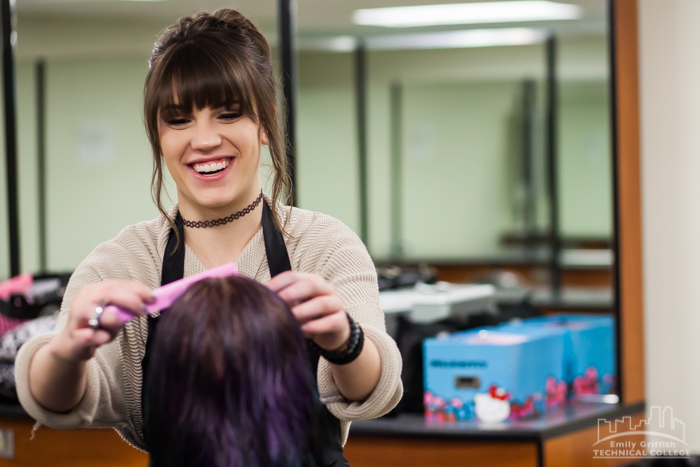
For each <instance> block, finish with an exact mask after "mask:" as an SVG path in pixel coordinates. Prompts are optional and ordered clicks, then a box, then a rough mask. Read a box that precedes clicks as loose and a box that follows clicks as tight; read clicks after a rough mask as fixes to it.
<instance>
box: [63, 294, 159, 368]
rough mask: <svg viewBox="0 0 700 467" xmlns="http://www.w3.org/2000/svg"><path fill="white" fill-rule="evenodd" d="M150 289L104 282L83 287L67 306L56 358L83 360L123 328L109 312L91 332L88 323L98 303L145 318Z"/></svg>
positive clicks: (101, 316) (117, 319)
mask: <svg viewBox="0 0 700 467" xmlns="http://www.w3.org/2000/svg"><path fill="white" fill-rule="evenodd" d="M152 300H153V299H152V297H151V289H149V288H148V287H147V286H145V285H143V284H139V283H137V282H129V281H108V282H101V283H98V284H91V285H88V286H85V287H83V288H82V289H81V290H80V292H79V293H78V295H77V296H76V297H75V300H73V303H71V307H70V312H69V318H68V324H67V326H66V327H65V328H64V330H63V333H62V336H63V337H62V339H60V340H59V342H60V343H61V345H60V346H59V349H58V350H59V352H60V354H61V355H62V356H63V357H65V358H69V359H75V360H86V359H89V358H91V357H92V355H93V354H94V352H95V349H96V348H97V347H99V346H101V345H104V344H106V343H108V342H111V341H112V340H114V339H115V338H116V337H117V335H118V334H119V331H120V330H121V328H122V327H123V323H122V321H121V320H120V319H119V318H118V316H117V315H116V314H115V313H114V312H113V311H112V310H110V309H109V308H106V309H104V311H103V312H102V314H101V315H100V318H99V328H98V329H93V328H92V327H91V326H90V324H89V323H90V320H91V319H93V318H95V317H96V308H97V307H98V306H99V305H100V304H101V303H110V304H114V305H117V306H119V307H121V308H124V309H128V310H132V312H133V313H134V314H135V315H143V314H145V310H144V303H145V302H150V301H152Z"/></svg>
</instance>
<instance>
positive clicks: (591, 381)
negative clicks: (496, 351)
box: [497, 313, 616, 396]
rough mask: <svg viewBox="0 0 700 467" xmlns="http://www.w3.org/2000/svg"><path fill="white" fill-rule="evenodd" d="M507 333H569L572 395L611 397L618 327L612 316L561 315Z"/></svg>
mask: <svg viewBox="0 0 700 467" xmlns="http://www.w3.org/2000/svg"><path fill="white" fill-rule="evenodd" d="M497 329H499V330H501V331H503V332H514V333H526V334H527V333H532V332H535V333H538V332H555V333H560V332H561V331H562V330H564V331H565V339H564V379H565V381H566V382H567V383H568V384H569V387H570V391H571V394H572V395H573V396H579V395H584V394H610V393H614V392H615V390H616V384H615V383H616V382H615V369H616V358H615V323H614V320H613V318H612V316H606V315H585V314H571V313H560V314H556V315H549V316H542V317H538V318H531V319H526V320H523V321H521V322H519V323H508V324H504V325H501V326H499V327H498V328H497Z"/></svg>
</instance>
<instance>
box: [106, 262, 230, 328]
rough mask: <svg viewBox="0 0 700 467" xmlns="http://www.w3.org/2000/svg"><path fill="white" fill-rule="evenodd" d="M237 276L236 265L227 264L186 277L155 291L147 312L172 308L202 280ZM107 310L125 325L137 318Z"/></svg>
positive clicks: (123, 311) (121, 310) (111, 307)
mask: <svg viewBox="0 0 700 467" xmlns="http://www.w3.org/2000/svg"><path fill="white" fill-rule="evenodd" d="M236 274H238V267H237V266H236V263H227V264H223V265H221V266H217V267H215V268H211V269H207V270H206V271H204V272H200V273H199V274H195V275H194V276H190V277H185V278H184V279H180V280H177V281H175V282H171V283H170V284H166V285H164V286H162V287H159V288H157V289H155V290H154V291H153V297H154V298H155V301H154V302H153V303H147V304H146V312H147V313H149V314H150V313H155V312H157V311H162V310H165V309H168V308H170V307H171V306H172V305H173V303H175V300H177V299H178V298H179V297H180V295H182V294H183V293H184V292H185V290H187V288H188V287H189V286H190V285H192V284H194V283H195V282H198V281H201V280H202V279H209V278H213V277H229V276H235V275H236ZM106 309H107V310H111V311H112V312H114V313H116V315H117V317H118V318H119V319H120V320H121V321H122V322H123V323H126V322H127V321H129V320H131V319H132V318H135V315H134V314H133V313H131V312H130V311H129V310H126V309H124V308H121V307H118V306H116V305H108V306H107V308H106Z"/></svg>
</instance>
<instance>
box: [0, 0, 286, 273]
mask: <svg viewBox="0 0 700 467" xmlns="http://www.w3.org/2000/svg"><path fill="white" fill-rule="evenodd" d="M238 3H239V4H238V5H237V6H238V7H239V8H240V9H241V11H242V12H244V13H245V14H246V15H249V16H250V17H251V18H252V19H253V20H254V21H255V22H256V24H258V25H259V26H260V27H261V28H262V30H263V32H264V33H265V34H267V35H268V36H269V37H270V40H271V42H273V43H274V41H275V40H276V33H275V31H276V13H275V12H276V6H275V3H274V2H273V1H269V2H256V1H252V0H251V1H247V2H238ZM223 7H230V5H229V4H228V3H226V2H221V1H202V2H197V4H193V3H192V2H183V1H172V2H117V1H114V2H98V3H90V2H61V1H57V2H32V1H27V2H20V3H19V5H18V11H17V16H18V24H17V31H18V38H19V39H18V42H17V49H16V51H17V82H18V87H17V96H18V108H19V116H18V120H19V121H18V133H19V176H20V216H21V224H20V228H21V238H22V244H21V247H22V250H21V253H22V254H21V258H22V270H23V271H39V270H40V269H41V267H42V266H43V265H42V255H41V248H40V245H41V244H42V241H41V238H40V235H41V230H42V229H41V228H40V226H41V222H42V219H44V216H41V215H40V209H39V198H38V193H39V192H40V188H41V186H40V185H39V184H38V181H37V169H38V166H37V164H38V160H37V152H38V148H37V141H38V138H39V134H38V131H39V128H38V115H37V110H36V109H37V105H38V103H37V86H39V85H41V86H43V89H44V90H45V93H44V98H43V105H44V109H45V115H44V121H45V122H46V127H45V132H44V137H45V161H46V174H47V177H46V183H45V186H44V189H45V199H46V215H45V219H44V220H45V225H46V241H45V246H46V255H45V266H46V269H47V270H50V271H70V270H73V269H74V268H75V267H76V266H77V265H78V264H79V263H80V261H82V259H83V258H85V257H86V256H87V255H88V254H89V253H90V251H91V250H92V249H93V248H94V247H95V246H97V245H98V244H99V243H101V242H103V241H105V240H108V239H110V238H113V237H114V236H115V235H116V234H117V233H118V232H119V231H120V230H121V229H122V228H124V226H127V225H131V224H135V223H137V222H140V221H143V220H147V219H152V218H154V217H156V216H157V215H158V211H157V209H156V208H155V207H154V204H153V202H152V201H151V195H150V181H151V164H152V156H151V148H150V145H149V144H148V140H147V138H146V134H145V130H144V125H143V119H142V109H141V107H142V93H143V83H144V80H145V77H146V73H147V71H148V64H147V59H148V57H149V56H150V52H151V50H152V49H153V44H154V42H155V39H156V37H157V35H158V34H159V33H160V32H161V31H162V30H163V29H164V28H165V27H166V26H168V25H170V24H171V23H172V22H173V20H174V19H176V18H178V17H181V16H185V15H189V14H192V13H193V12H195V11H197V10H205V11H213V10H215V9H217V8H223ZM39 63H44V64H45V65H44V75H43V79H40V80H39V81H37V80H38V73H37V70H38V69H39V68H38V67H39ZM3 170H4V167H3ZM2 180H3V181H2V183H3V186H4V180H5V179H4V177H3V179H2ZM168 188H169V194H170V196H171V198H172V199H174V197H175V195H176V193H175V192H174V191H173V189H174V187H173V185H168ZM0 196H3V197H4V196H5V190H4V189H3V190H2V195H0ZM2 199H4V198H2ZM166 202H167V198H166ZM0 205H1V206H2V208H1V209H2V210H3V212H2V214H3V216H2V220H0V226H1V227H2V229H1V233H0V241H5V238H6V232H7V229H6V228H5V227H4V225H5V224H4V222H5V221H6V215H5V214H4V209H5V206H6V203H4V202H3V203H0ZM0 247H3V250H2V251H7V248H4V246H3V245H0ZM3 257H4V255H3ZM4 263H5V262H3V264H2V266H0V267H1V268H6V267H7V266H6V264H4ZM4 270H5V269H0V277H6V274H2V273H1V272H2V271H4Z"/></svg>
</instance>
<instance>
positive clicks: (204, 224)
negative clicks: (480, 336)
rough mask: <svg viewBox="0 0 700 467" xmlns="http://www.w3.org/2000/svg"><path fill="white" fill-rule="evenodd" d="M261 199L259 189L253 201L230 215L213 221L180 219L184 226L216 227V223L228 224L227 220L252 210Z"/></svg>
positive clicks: (239, 216)
mask: <svg viewBox="0 0 700 467" xmlns="http://www.w3.org/2000/svg"><path fill="white" fill-rule="evenodd" d="M262 199H263V194H262V191H260V195H259V196H258V197H257V199H256V200H255V201H253V202H252V203H250V204H249V205H248V206H246V207H244V208H243V209H241V210H240V211H238V212H234V213H233V214H231V215H230V216H227V217H222V218H221V219H214V220H213V221H196V222H194V221H188V220H185V219H182V223H183V224H184V225H185V227H192V228H195V229H202V228H204V227H216V226H217V225H224V224H228V223H229V222H232V221H235V220H236V219H240V218H241V217H243V216H245V215H246V214H248V213H250V212H252V211H253V210H255V208H257V207H258V205H259V204H260V201H262Z"/></svg>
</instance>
